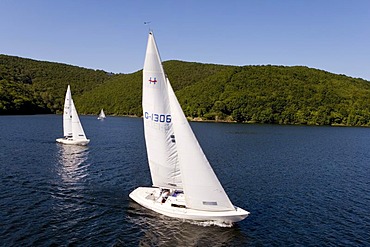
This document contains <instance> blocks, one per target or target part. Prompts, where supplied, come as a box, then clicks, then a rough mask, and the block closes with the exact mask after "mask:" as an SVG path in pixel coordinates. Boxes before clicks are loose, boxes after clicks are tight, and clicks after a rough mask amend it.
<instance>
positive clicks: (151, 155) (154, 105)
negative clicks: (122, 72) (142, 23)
mask: <svg viewBox="0 0 370 247" xmlns="http://www.w3.org/2000/svg"><path fill="white" fill-rule="evenodd" d="M166 83H167V82H166V80H165V74H164V71H163V68H162V64H161V60H160V56H159V53H158V49H157V46H156V44H155V40H154V37H153V34H152V33H150V35H149V40H148V45H147V51H146V56H145V62H144V69H143V99H142V106H143V115H144V116H143V117H144V132H145V141H146V148H147V154H148V161H149V167H150V172H151V176H152V182H153V185H154V186H157V187H165V188H177V189H182V182H181V174H180V167H179V164H178V158H177V151H176V143H175V140H174V138H173V135H174V133H173V126H172V118H171V111H170V106H169V99H168V92H167V85H166Z"/></svg>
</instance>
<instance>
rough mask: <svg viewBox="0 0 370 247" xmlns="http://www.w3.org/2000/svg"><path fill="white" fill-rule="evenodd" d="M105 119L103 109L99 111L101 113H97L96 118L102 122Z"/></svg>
mask: <svg viewBox="0 0 370 247" xmlns="http://www.w3.org/2000/svg"><path fill="white" fill-rule="evenodd" d="M105 118H106V116H105V113H104V111H103V109H101V111H100V113H99V117H98V119H99V120H103V119H105Z"/></svg>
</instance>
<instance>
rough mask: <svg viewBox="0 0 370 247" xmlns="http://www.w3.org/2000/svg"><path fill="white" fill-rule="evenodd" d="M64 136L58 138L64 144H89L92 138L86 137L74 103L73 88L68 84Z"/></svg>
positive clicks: (64, 114) (64, 113)
mask: <svg viewBox="0 0 370 247" xmlns="http://www.w3.org/2000/svg"><path fill="white" fill-rule="evenodd" d="M63 132H64V138H58V139H56V141H57V142H60V143H63V144H75V145H87V144H88V143H89V142H90V140H89V139H87V138H86V135H85V132H84V130H83V128H82V125H81V122H80V118H79V117H78V114H77V110H76V107H75V104H74V103H73V99H72V93H71V88H70V86H69V85H68V87H67V93H66V98H65V102H64V112H63Z"/></svg>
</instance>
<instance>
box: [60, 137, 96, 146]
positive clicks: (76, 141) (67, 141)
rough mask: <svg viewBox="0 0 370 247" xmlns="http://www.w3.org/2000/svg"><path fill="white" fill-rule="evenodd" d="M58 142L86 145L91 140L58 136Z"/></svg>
mask: <svg viewBox="0 0 370 247" xmlns="http://www.w3.org/2000/svg"><path fill="white" fill-rule="evenodd" d="M56 141H57V142H59V143H62V144H67V145H80V146H85V145H87V144H88V143H89V142H90V140H89V139H86V140H74V139H72V138H58V139H56Z"/></svg>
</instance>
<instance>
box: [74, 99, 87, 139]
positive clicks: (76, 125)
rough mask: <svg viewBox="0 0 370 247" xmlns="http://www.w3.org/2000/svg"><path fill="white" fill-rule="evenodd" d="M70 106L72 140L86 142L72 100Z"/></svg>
mask: <svg viewBox="0 0 370 247" xmlns="http://www.w3.org/2000/svg"><path fill="white" fill-rule="evenodd" d="M71 106H72V133H73V139H75V140H87V138H86V136H85V132H84V130H83V128H82V125H81V122H80V118H79V117H78V114H77V110H76V107H75V104H74V103H73V99H72V98H71Z"/></svg>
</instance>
